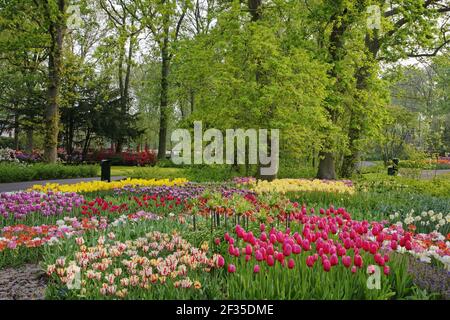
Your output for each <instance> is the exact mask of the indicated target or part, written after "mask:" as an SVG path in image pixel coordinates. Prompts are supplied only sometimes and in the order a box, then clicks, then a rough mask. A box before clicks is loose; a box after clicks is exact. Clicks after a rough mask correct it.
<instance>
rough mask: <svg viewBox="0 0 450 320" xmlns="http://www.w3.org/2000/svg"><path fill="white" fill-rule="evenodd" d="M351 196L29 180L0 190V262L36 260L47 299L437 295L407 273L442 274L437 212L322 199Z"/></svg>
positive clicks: (449, 240) (244, 183) (278, 187)
mask: <svg viewBox="0 0 450 320" xmlns="http://www.w3.org/2000/svg"><path fill="white" fill-rule="evenodd" d="M357 192H358V191H355V189H354V187H353V185H352V184H351V183H350V182H348V181H338V182H331V181H317V180H314V181H310V180H297V179H295V180H294V179H291V180H285V179H283V180H276V181H274V182H270V183H268V182H261V181H255V180H254V179H248V178H240V179H235V180H234V181H233V182H231V183H223V184H195V183H189V182H187V181H186V180H184V179H174V180H139V179H133V180H126V181H122V182H117V183H111V184H107V183H104V182H102V183H99V182H95V183H82V184H77V185H67V186H66V185H47V186H44V187H38V186H36V187H34V188H33V190H30V191H27V192H18V193H12V194H0V214H1V215H0V267H3V266H11V265H12V266H14V265H20V264H23V263H25V262H39V263H40V265H41V267H42V268H43V269H44V270H45V271H46V272H47V274H48V277H49V282H48V288H47V293H46V295H47V298H50V299H201V298H203V299H217V298H219V299H220V298H222V299H404V298H417V297H426V298H433V297H434V298H443V297H444V298H445V297H447V296H448V295H447V294H446V292H447V291H446V290H448V284H445V283H446V281H443V283H444V284H443V285H441V286H433V285H426V286H425V285H424V281H420V277H419V276H414V274H412V273H411V272H409V270H410V269H411V268H413V269H414V268H415V269H414V270H419V269H420V270H422V269H424V268H422V267H420V268H419V267H417V265H416V264H417V263H423V264H425V265H427V266H429V268H427V269H426V272H427V277H429V278H430V279H434V278H433V276H432V274H433V272H435V273H436V274H438V275H437V276H436V277H435V278H439V279H444V278H447V279H449V277H448V272H449V271H450V235H449V234H448V226H449V224H448V217H449V216H448V214H447V215H446V214H444V213H442V214H439V213H434V211H430V210H429V211H426V212H423V213H421V214H417V215H415V214H414V212H415V211H411V210H410V211H408V212H409V213H407V214H406V216H403V215H401V214H399V213H395V212H391V213H390V216H389V214H388V215H387V216H386V215H379V214H378V215H377V214H376V213H372V212H367V213H366V214H364V211H363V210H361V212H358V214H357V215H353V214H352V213H351V210H349V209H344V207H337V206H336V207H335V206H333V205H332V203H333V202H336V201H338V200H339V199H341V198H342V199H351V198H357V197H359V196H360V195H359V194H356V193H357ZM327 199H329V200H328V203H327ZM357 199H358V198H357ZM410 209H412V208H410ZM427 222H430V224H432V226H430V227H429V228H428V227H427V224H426V223H427ZM436 270H437V271H436ZM378 272H379V273H380V274H379V276H380V278H379V279H380V288H379V289H373V288H370V287H369V286H368V285H367V283H368V278H369V277H371V276H374V277H375V276H378ZM430 281H431V280H430ZM447 281H448V280H447ZM427 283H428V282H427ZM438 287H439V288H438Z"/></svg>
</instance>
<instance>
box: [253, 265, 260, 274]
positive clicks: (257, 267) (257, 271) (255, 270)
mask: <svg viewBox="0 0 450 320" xmlns="http://www.w3.org/2000/svg"><path fill="white" fill-rule="evenodd" d="M259 270H260V267H259V265H255V267H254V268H253V273H259Z"/></svg>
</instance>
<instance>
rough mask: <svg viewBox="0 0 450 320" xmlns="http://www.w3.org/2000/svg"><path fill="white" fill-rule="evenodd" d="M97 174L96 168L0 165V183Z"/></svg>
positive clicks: (93, 175)
mask: <svg viewBox="0 0 450 320" xmlns="http://www.w3.org/2000/svg"><path fill="white" fill-rule="evenodd" d="M97 173H98V167H97V166H81V165H80V166H65V165H61V164H32V165H24V164H10V163H0V183H6V182H20V181H32V180H48V179H68V178H85V177H95V176H97Z"/></svg>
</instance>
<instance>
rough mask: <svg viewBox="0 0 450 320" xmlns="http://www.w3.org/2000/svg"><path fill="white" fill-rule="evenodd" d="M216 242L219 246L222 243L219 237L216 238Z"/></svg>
mask: <svg viewBox="0 0 450 320" xmlns="http://www.w3.org/2000/svg"><path fill="white" fill-rule="evenodd" d="M214 243H215V244H216V245H217V246H218V245H220V239H219V238H216V239H214Z"/></svg>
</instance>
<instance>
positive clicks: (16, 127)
mask: <svg viewBox="0 0 450 320" xmlns="http://www.w3.org/2000/svg"><path fill="white" fill-rule="evenodd" d="M19 134H20V123H19V113H18V112H17V113H16V114H15V115H14V149H16V150H19Z"/></svg>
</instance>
